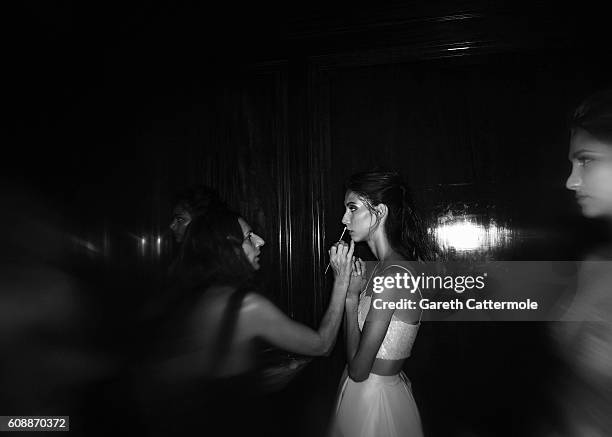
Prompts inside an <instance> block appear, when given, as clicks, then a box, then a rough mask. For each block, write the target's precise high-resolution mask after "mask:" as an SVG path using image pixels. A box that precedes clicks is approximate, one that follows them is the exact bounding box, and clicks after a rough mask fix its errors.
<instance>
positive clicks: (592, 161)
mask: <svg viewBox="0 0 612 437" xmlns="http://www.w3.org/2000/svg"><path fill="white" fill-rule="evenodd" d="M569 160H570V162H571V163H572V172H571V174H570V176H569V178H567V182H566V184H565V185H566V187H567V188H568V189H569V190H573V191H575V192H576V200H577V201H578V204H579V205H580V206H581V208H582V214H583V215H584V216H586V217H609V218H612V144H606V143H604V142H601V141H600V140H598V139H597V138H595V137H593V136H592V135H591V134H589V133H588V132H587V131H585V130H584V129H576V131H575V132H574V134H573V135H572V139H571V141H570V150H569Z"/></svg>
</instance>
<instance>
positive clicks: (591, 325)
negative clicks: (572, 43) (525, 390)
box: [552, 89, 612, 437]
mask: <svg viewBox="0 0 612 437" xmlns="http://www.w3.org/2000/svg"><path fill="white" fill-rule="evenodd" d="M569 159H570V161H571V163H572V172H571V174H570V176H569V177H568V179H567V183H566V186H567V188H568V189H570V190H572V191H574V192H575V193H576V200H577V202H578V204H579V205H580V207H581V211H582V214H583V215H584V216H585V217H587V218H589V219H596V220H601V221H602V222H603V223H605V224H606V230H607V231H608V232H609V231H610V230H612V89H608V90H604V91H600V92H598V93H596V94H594V95H592V96H591V97H589V98H588V99H586V100H585V101H584V102H583V103H582V104H581V105H580V106H579V107H578V108H577V109H576V111H575V112H574V114H573V117H572V119H571V135H570V149H569ZM601 237H602V241H601V244H600V245H599V246H598V247H593V248H591V250H590V251H589V253H587V254H586V256H585V257H584V261H585V262H584V263H582V267H581V270H580V272H579V277H578V286H577V290H576V294H575V297H574V299H573V301H572V302H570V303H569V304H567V305H566V307H565V314H564V315H563V317H562V319H561V320H562V321H561V322H559V323H555V324H553V325H552V333H553V336H554V338H555V339H556V341H557V346H558V353H559V356H560V358H561V360H562V362H563V363H565V365H566V366H565V369H564V373H563V375H562V380H561V383H560V384H559V385H558V387H559V393H558V396H557V398H558V399H559V403H560V409H561V411H562V417H563V418H564V421H563V423H562V424H561V425H560V426H558V431H556V433H553V435H559V436H589V437H603V436H609V435H610V432H611V431H610V430H612V321H611V318H610V317H611V315H612V293H611V291H612V268H611V265H612V263H611V262H610V261H611V260H612V244H611V243H610V239H609V234H607V235H602V236H601Z"/></svg>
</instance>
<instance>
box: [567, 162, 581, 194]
mask: <svg viewBox="0 0 612 437" xmlns="http://www.w3.org/2000/svg"><path fill="white" fill-rule="evenodd" d="M581 184H582V178H581V177H580V175H579V174H578V171H576V167H575V166H572V172H571V173H570V175H569V176H568V178H567V181H565V188H567V189H568V190H572V191H576V190H577V189H578V188H579V187H580V185H581Z"/></svg>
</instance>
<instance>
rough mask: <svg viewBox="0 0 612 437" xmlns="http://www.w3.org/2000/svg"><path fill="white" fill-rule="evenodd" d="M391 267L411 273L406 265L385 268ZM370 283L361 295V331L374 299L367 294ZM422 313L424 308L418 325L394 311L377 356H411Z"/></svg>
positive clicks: (358, 311) (395, 358)
mask: <svg viewBox="0 0 612 437" xmlns="http://www.w3.org/2000/svg"><path fill="white" fill-rule="evenodd" d="M389 267H399V268H402V269H404V270H406V271H407V272H409V273H410V270H408V269H407V268H406V267H403V266H398V265H392V266H388V267H386V268H385V269H384V270H387V269H388V268H389ZM384 270H383V271H384ZM411 274H412V273H411ZM373 275H374V273H372V275H371V276H370V279H372V276H373ZM369 283H370V281H369V280H368V283H367V284H366V286H365V288H364V289H363V290H362V291H361V294H360V295H359V307H358V309H357V321H358V323H359V329H360V330H361V331H363V324H364V323H365V320H366V317H367V316H368V312H369V310H370V302H371V300H372V296H367V295H366V294H365V292H366V290H367V289H368V285H369ZM419 294H420V291H419ZM422 315H423V310H421V314H420V315H419V323H418V324H416V325H412V324H410V323H406V322H404V321H402V320H400V319H399V318H398V317H397V316H396V315H395V313H393V315H392V316H391V322H390V323H389V328H388V329H387V333H386V334H385V338H384V339H383V342H382V344H381V345H380V348H379V349H378V352H377V354H376V358H380V359H383V360H401V359H403V358H408V357H409V356H410V351H411V350H412V345H413V344H414V340H415V339H416V336H417V332H418V331H419V326H421V316H422Z"/></svg>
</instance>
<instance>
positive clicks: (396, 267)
mask: <svg viewBox="0 0 612 437" xmlns="http://www.w3.org/2000/svg"><path fill="white" fill-rule="evenodd" d="M397 274H399V275H400V276H403V275H404V274H407V275H408V276H415V275H416V272H415V269H414V267H413V266H412V265H410V263H408V262H406V261H400V262H397V263H393V264H389V265H388V266H386V267H385V268H384V269H383V270H382V272H381V275H383V276H393V277H395V276H396V275H397Z"/></svg>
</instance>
